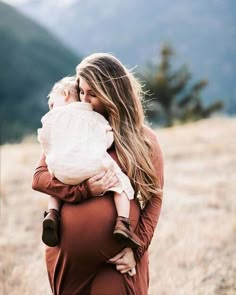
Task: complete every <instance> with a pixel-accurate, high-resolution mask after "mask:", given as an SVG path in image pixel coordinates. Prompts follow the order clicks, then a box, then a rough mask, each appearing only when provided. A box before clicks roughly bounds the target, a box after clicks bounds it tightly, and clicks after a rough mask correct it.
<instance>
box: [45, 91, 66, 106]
mask: <svg viewBox="0 0 236 295" xmlns="http://www.w3.org/2000/svg"><path fill="white" fill-rule="evenodd" d="M66 104H67V103H66V95H65V93H62V92H53V93H51V95H50V98H49V100H48V106H49V109H50V110H51V109H53V108H55V107H60V106H64V105H66Z"/></svg>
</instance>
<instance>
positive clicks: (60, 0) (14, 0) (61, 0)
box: [2, 0, 81, 5]
mask: <svg viewBox="0 0 236 295" xmlns="http://www.w3.org/2000/svg"><path fill="white" fill-rule="evenodd" d="M2 1H3V2H5V3H8V4H11V5H17V4H22V3H26V2H30V0H2ZM79 1H81V0H48V1H47V2H52V3H55V4H59V5H68V4H71V3H74V2H79Z"/></svg>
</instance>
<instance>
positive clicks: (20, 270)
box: [0, 118, 236, 295]
mask: <svg viewBox="0 0 236 295" xmlns="http://www.w3.org/2000/svg"><path fill="white" fill-rule="evenodd" d="M157 133H158V138H159V141H160V144H161V146H162V150H163V153H164V157H165V194H164V200H163V209H162V214H161V218H160V222H159V225H158V228H157V230H156V233H155V235H154V238H153V241H152V244H151V247H150V277H151V281H150V292H149V293H150V295H172V294H174V295H175V294H176V295H185V294H186V295H195V294H196V295H198V294H199V295H201V294H202V295H205V294H217V295H219V294H221V295H226V294H228V295H231V294H236V251H235V250H236V198H235V192H236V176H235V171H236V119H227V118H214V119H210V120H203V121H200V122H198V123H193V124H188V125H185V126H179V127H174V128H170V129H163V130H159V131H158V132H157ZM39 154H40V148H39V146H38V144H37V143H35V142H33V141H32V140H27V141H26V142H23V143H21V144H16V145H4V146H2V147H1V218H0V227H1V235H0V294H1V295H5V294H7V295H8V294H11V295H16V294H17V295H23V294H24V295H29V294H35V295H41V294H45V295H47V294H51V292H50V288H49V284H48V280H47V273H46V268H45V264H44V246H43V244H42V243H41V237H40V235H41V220H42V212H43V211H44V209H45V208H46V201H47V198H45V197H44V196H43V195H42V194H40V193H37V192H34V191H32V189H31V177H32V172H33V170H34V166H35V164H36V162H37V160H38V158H39ZM114 295H115V294H114Z"/></svg>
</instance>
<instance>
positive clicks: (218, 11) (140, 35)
mask: <svg viewBox="0 0 236 295" xmlns="http://www.w3.org/2000/svg"><path fill="white" fill-rule="evenodd" d="M9 2H10V1H9ZM18 8H19V9H20V10H21V11H23V12H24V13H26V14H27V15H29V16H30V17H32V18H33V19H35V20H37V21H39V22H40V23H41V24H43V25H45V26H46V27H48V28H49V29H50V30H51V31H52V32H54V33H56V34H57V36H58V37H59V38H60V39H61V40H62V41H63V42H64V43H65V44H66V45H68V46H70V47H71V48H73V49H74V50H76V52H81V53H83V54H85V55H86V54H89V53H91V52H94V51H109V52H113V53H115V54H116V55H117V56H118V57H119V58H120V59H121V60H122V61H124V62H125V63H127V64H129V65H131V66H134V65H136V64H138V65H139V66H140V65H145V64H146V63H147V62H148V61H150V60H157V59H158V52H159V51H160V46H161V44H162V43H163V41H169V42H171V44H172V45H173V47H174V48H175V49H176V52H177V60H178V61H179V63H181V64H182V63H187V64H189V65H190V71H191V72H193V75H194V78H195V79H199V78H208V79H209V86H208V87H207V88H206V89H205V90H204V101H205V103H206V104H207V103H210V102H212V101H213V100H215V99H224V100H225V106H226V110H227V112H228V113H231V114H232V113H235V112H236V84H235V81H234V80H235V73H236V51H235V48H236V18H235V11H236V2H235V0H227V1H224V0H208V1H204V0H198V1H188V0H179V1H170V0H168V1H166V0H149V1H148V2H147V1H145V0H129V1H125V0H123V1H120V0H113V1H109V0H103V1H99V0H90V1H86V0H70V1H69V0H68V1H56V0H50V1H47V0H40V1H35V0H25V1H24V3H23V4H18Z"/></svg>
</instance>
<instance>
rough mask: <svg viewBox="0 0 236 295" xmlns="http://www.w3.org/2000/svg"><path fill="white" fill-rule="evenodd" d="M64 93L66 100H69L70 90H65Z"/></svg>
mask: <svg viewBox="0 0 236 295" xmlns="http://www.w3.org/2000/svg"><path fill="white" fill-rule="evenodd" d="M63 94H64V97H65V102H67V101H68V100H69V98H70V91H69V90H63Z"/></svg>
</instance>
